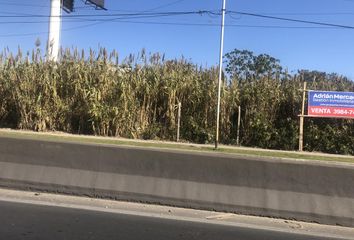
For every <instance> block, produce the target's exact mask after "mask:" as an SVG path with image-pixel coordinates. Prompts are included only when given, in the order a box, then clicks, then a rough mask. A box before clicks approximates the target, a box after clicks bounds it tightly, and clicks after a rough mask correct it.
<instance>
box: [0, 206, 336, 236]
mask: <svg viewBox="0 0 354 240" xmlns="http://www.w3.org/2000/svg"><path fill="white" fill-rule="evenodd" d="M0 239H6V240H19V239H20V240H41V239H43V240H48V239H51V240H59V239H60V240H63V239H75V240H81V239H83V240H91V239H105V240H109V239H114V240H117V239H123V240H132V239H139V240H140V239H143V240H150V239H151V240H152V239H153V240H159V239H161V240H177V239H179V240H183V239H193V240H197V239H200V240H211V239H213V240H224V239H225V240H227V239H230V240H231V239H232V240H238V239H240V240H253V239H257V240H259V239H262V240H266V239H269V240H277V239H279V240H280V239H282V240H283V239H287V240H292V239H294V240H295V239H296V240H302V239H304V240H305V239H306V240H314V239H321V240H323V239H325V238H323V237H312V236H306V235H298V234H291V233H284V232H276V231H265V230H259V229H250V228H242V227H237V226H227V225H219V224H208V223H198V222H190V221H180V220H169V219H168V220H166V219H161V218H156V217H146V216H135V215H126V214H118V213H107V212H99V211H91V210H82V209H71V208H63V207H53V206H43V205H34V204H23V203H14V202H5V201H0ZM328 239H329V238H328ZM330 239H333V238H330Z"/></svg>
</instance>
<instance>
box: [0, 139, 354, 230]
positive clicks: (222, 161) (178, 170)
mask: <svg viewBox="0 0 354 240" xmlns="http://www.w3.org/2000/svg"><path fill="white" fill-rule="evenodd" d="M353 183H354V166H353V165H349V164H347V165H344V164H324V163H320V162H319V163H313V162H306V161H289V160H279V159H262V158H253V157H245V156H231V155H227V154H208V153H192V152H188V153H184V152H181V151H167V150H162V151H160V150H156V149H145V148H132V147H115V146H107V145H94V144H75V143H65V142H46V141H39V140H28V139H27V140H26V139H16V138H6V137H0V186H2V187H10V188H15V189H37V190H42V191H51V192H61V193H69V194H78V195H80V194H82V195H89V196H95V197H107V198H114V199H121V200H130V201H143V202H150V203H159V204H163V205H174V206H179V207H192V208H198V209H208V210H218V211H227V212H235V213H242V214H248V215H258V216H270V217H280V218H287V219H296V220H304V221H311V222H319V223H324V224H339V225H343V226H350V227H354V188H353Z"/></svg>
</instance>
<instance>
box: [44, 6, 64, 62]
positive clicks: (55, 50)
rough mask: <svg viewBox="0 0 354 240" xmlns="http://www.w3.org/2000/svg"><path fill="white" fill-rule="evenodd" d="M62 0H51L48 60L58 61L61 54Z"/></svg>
mask: <svg viewBox="0 0 354 240" xmlns="http://www.w3.org/2000/svg"><path fill="white" fill-rule="evenodd" d="M60 26H61V0H51V5H50V18H49V35H48V43H47V48H48V49H47V60H49V61H56V60H57V59H58V55H59V41H60Z"/></svg>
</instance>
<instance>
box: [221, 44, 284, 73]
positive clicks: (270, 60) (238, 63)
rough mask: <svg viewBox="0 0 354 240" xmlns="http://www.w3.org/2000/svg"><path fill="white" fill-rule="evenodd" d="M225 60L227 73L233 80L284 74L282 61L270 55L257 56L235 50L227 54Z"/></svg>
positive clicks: (249, 52) (245, 51)
mask: <svg viewBox="0 0 354 240" xmlns="http://www.w3.org/2000/svg"><path fill="white" fill-rule="evenodd" d="M225 58H226V72H227V73H228V74H230V75H231V77H232V78H235V77H237V78H239V79H250V78H259V77H263V76H276V75H279V74H281V73H282V67H281V65H280V61H279V60H278V59H276V58H274V57H272V56H270V55H268V54H260V55H255V54H254V53H253V52H252V51H248V50H238V49H234V50H233V51H231V52H229V53H227V54H225Z"/></svg>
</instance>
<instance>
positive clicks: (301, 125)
mask: <svg viewBox="0 0 354 240" xmlns="http://www.w3.org/2000/svg"><path fill="white" fill-rule="evenodd" d="M305 100H306V82H304V88H303V89H302V106H301V115H300V132H299V151H300V152H302V151H303V148H304V118H305Z"/></svg>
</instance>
